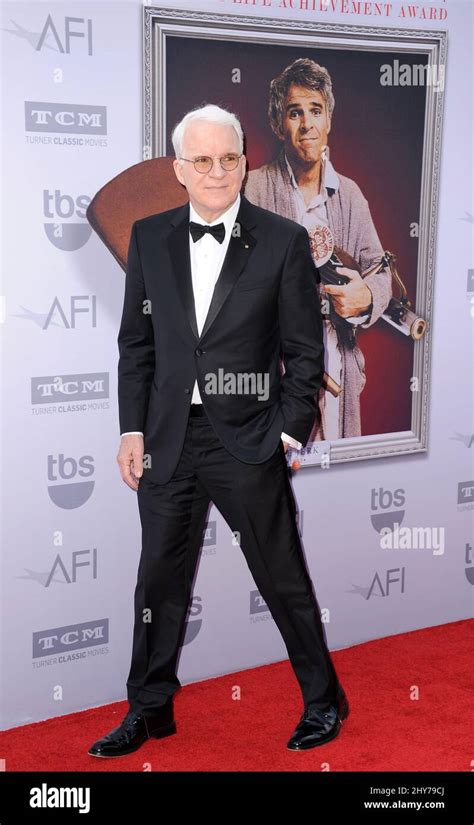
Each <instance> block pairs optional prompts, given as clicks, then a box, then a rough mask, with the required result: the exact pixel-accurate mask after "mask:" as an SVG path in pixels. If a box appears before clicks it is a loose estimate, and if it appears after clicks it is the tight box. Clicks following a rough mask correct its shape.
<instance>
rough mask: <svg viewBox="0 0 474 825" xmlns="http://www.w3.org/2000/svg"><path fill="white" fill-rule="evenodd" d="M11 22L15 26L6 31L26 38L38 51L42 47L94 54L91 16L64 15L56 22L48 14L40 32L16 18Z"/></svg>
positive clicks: (69, 52)
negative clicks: (25, 26) (18, 21)
mask: <svg viewBox="0 0 474 825" xmlns="http://www.w3.org/2000/svg"><path fill="white" fill-rule="evenodd" d="M11 22H12V24H13V26H14V28H13V29H4V31H6V32H8V33H9V34H13V35H15V36H16V37H18V38H20V39H21V40H26V42H27V43H28V44H29V45H30V46H31V47H32V48H33V49H34V50H35V51H37V52H40V51H42V49H51V50H53V51H55V52H56V51H58V52H61V54H71V52H73V51H74V52H76V53H77V52H81V54H84V52H86V53H87V54H88V55H89V56H92V54H93V44H92V20H91V19H90V18H86V17H64V18H63V20H61V22H60V23H58V22H56V23H54V20H53V18H52V16H51V15H50V14H48V16H47V18H46V22H45V24H44V26H43V28H42V29H41V31H40V32H32V31H29V29H25V28H24V26H21V25H20V24H19V23H16V22H15V20H12V21H11ZM78 41H79V42H78Z"/></svg>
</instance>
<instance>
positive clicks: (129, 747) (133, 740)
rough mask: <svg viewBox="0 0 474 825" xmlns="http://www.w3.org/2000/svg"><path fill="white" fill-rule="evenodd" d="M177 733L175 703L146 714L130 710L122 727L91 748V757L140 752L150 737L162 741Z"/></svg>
mask: <svg viewBox="0 0 474 825" xmlns="http://www.w3.org/2000/svg"><path fill="white" fill-rule="evenodd" d="M172 733H176V722H175V721H174V718H173V702H172V700H171V699H170V700H168V702H167V703H166V704H165V705H163V707H162V708H157V709H156V710H154V711H150V712H147V713H146V714H142V713H137V712H136V711H133V710H130V711H129V712H128V713H127V715H126V716H125V717H124V719H123V721H122V722H121V724H120V725H118V726H117V727H116V728H114V729H113V730H111V731H110V733H107V734H106V735H105V736H103V737H102V739H98V740H97V742H94V744H93V745H92V746H91V747H90V748H89V750H88V751H87V752H88V754H90V756H103V757H108V756H125V755H126V754H127V753H132V752H133V751H136V750H138V748H139V747H140V746H141V745H143V743H144V742H146V740H147V739H148V738H150V737H152V738H153V739H161V738H162V737H163V736H171V734H172Z"/></svg>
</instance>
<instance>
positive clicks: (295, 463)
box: [283, 441, 301, 470]
mask: <svg viewBox="0 0 474 825" xmlns="http://www.w3.org/2000/svg"><path fill="white" fill-rule="evenodd" d="M289 446H290V445H289V444H288V441H283V448H284V450H285V453H286V451H287V449H288V447H289ZM300 467H301V461H298V459H297V458H295V460H294V461H292V462H291V469H292V470H299V469H300Z"/></svg>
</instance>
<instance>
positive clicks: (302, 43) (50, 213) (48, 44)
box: [0, 0, 474, 728]
mask: <svg viewBox="0 0 474 825" xmlns="http://www.w3.org/2000/svg"><path fill="white" fill-rule="evenodd" d="M157 5H160V6H161V7H162V8H163V10H164V9H165V8H168V9H169V10H170V13H171V12H173V13H176V14H177V15H178V16H177V17H176V18H175V19H174V20H171V22H170V25H171V26H174V27H175V28H174V30H173V31H174V33H173V36H172V37H169V38H168V41H167V43H166V44H165V40H166V38H165V37H164V36H163V37H164V39H163V41H162V44H164V45H166V49H163V55H164V56H163V55H162V60H161V63H160V62H159V61H157V62H156V64H154V66H155V68H154V69H153V68H152V70H153V71H156V76H155V77H154V78H153V84H152V87H153V94H155V92H156V90H157V89H158V90H159V91H160V95H159V96H158V98H159V100H158V103H156V100H153V101H150V88H149V84H148V83H146V84H144V85H145V95H144V94H143V90H142V82H143V76H144V74H143V73H144V72H145V74H146V73H147V72H148V77H149V72H150V64H149V60H150V55H149V54H148V58H147V57H146V55H145V59H144V46H143V43H144V40H143V38H144V35H145V42H146V43H148V45H150V34H151V30H150V28H149V26H150V25H151V21H152V17H153V16H150V15H149V16H148V24H147V25H148V30H147V27H144V25H143V17H144V15H143V8H142V6H141V4H140V3H139V2H126V3H121V2H116V1H115V0H114V2H110V3H107V2H93V3H92V2H91V3H86V2H84V3H83V2H59V3H58V2H56V3H55V2H51V3H48V2H40V3H38V2H30V3H22V2H7V3H3V4H2V23H1V35H0V36H1V43H2V130H1V140H2V150H1V151H2V180H3V186H2V198H1V219H2V220H1V226H2V243H1V255H2V287H1V290H0V294H1V296H2V298H1V322H2V323H1V332H2V381H1V385H0V392H1V457H2V461H1V468H2V476H1V491H2V495H1V504H0V506H1V530H2V567H1V604H2V607H1V610H2V629H1V661H2V668H1V680H2V681H1V708H0V711H1V717H0V723H1V727H3V728H9V727H13V726H16V725H21V724H25V723H28V722H34V721H38V720H42V719H46V718H50V717H54V716H60V715H63V714H66V713H70V712H73V711H79V710H82V709H85V708H90V707H95V706H99V705H103V704H107V703H110V702H114V701H118V700H122V699H125V698H126V690H125V680H126V677H127V675H128V669H129V665H130V657H131V643H132V627H133V591H134V586H135V581H136V573H137V565H138V560H139V555H140V549H141V548H140V526H139V517H138V507H137V500H136V494H135V493H133V492H132V491H131V490H130V489H129V488H128V487H126V486H125V485H124V484H123V482H122V481H121V479H120V476H119V473H118V467H117V464H116V454H117V451H118V446H119V424H118V410H117V359H118V349H117V342H116V338H117V332H118V325H119V320H120V315H121V310H122V302H123V291H124V273H123V271H122V269H121V268H120V267H119V265H118V263H117V262H116V261H115V259H114V258H113V257H112V255H111V254H110V252H108V251H107V249H106V248H105V246H104V245H103V244H102V243H101V241H100V240H99V238H98V237H97V235H96V234H95V233H94V232H93V231H92V229H91V227H90V225H89V223H88V221H87V219H86V209H87V206H88V204H89V203H90V201H91V199H92V197H93V196H94V194H95V193H96V192H97V191H98V190H99V189H100V188H101V187H102V186H103V185H104V184H105V183H106V182H107V181H109V180H110V179H111V178H113V177H114V176H115V175H117V174H118V173H119V172H120V171H122V170H123V169H125V168H127V167H129V166H131V165H133V164H135V163H137V162H139V161H141V160H143V159H146V158H148V157H151V156H153V155H154V154H160V153H161V154H171V149H170V144H169V131H170V128H171V127H172V125H173V124H174V122H175V121H176V119H178V117H180V116H182V114H183V113H184V112H185V111H186V110H187V108H190V107H191V106H194V105H198V104H200V103H203V102H215V103H219V104H221V105H228V106H233V107H234V109H235V111H236V112H237V114H239V115H240V117H241V118H242V123H243V126H244V129H245V131H246V134H247V153H248V157H249V162H250V167H251V168H252V169H258V168H260V167H261V166H262V165H264V164H266V163H271V162H272V161H273V160H274V158H275V157H277V151H278V150H279V149H280V148H281V147H282V145H283V136H282V135H281V134H280V135H278V134H276V132H275V129H273V126H274V125H275V124H274V123H273V126H272V123H270V122H269V117H268V110H267V103H268V93H269V83H270V81H271V80H272V79H274V78H275V77H277V75H280V74H281V73H282V72H283V70H284V69H285V68H286V67H288V66H291V65H292V64H293V63H294V62H295V61H297V60H298V59H300V58H310V59H311V60H312V61H315V62H318V63H319V64H320V65H323V66H325V67H326V68H327V69H328V71H329V74H330V76H331V78H332V84H333V93H334V99H335V107H334V114H333V117H332V124H331V131H330V134H329V138H328V147H329V148H328V155H327V157H328V158H329V157H330V161H331V163H332V167H333V169H334V170H335V173H336V174H339V175H341V176H345V177H348V178H350V179H351V180H354V181H356V183H357V185H358V186H359V187H360V189H361V191H362V192H363V194H364V197H365V198H366V199H367V202H368V205H369V207H370V210H371V214H372V218H373V221H374V224H375V226H376V228H377V231H378V234H379V236H380V240H381V243H382V245H383V249H384V250H385V249H387V248H388V249H391V248H393V247H395V248H394V251H395V253H397V264H398V265H399V273H400V274H401V276H402V279H403V280H404V282H405V285H407V284H408V286H409V289H408V293H409V297H410V299H411V302H412V303H411V308H412V310H413V311H414V314H415V315H416V314H419V315H420V317H421V318H422V320H424V321H427V326H426V328H424V329H423V330H422V334H421V337H420V338H419V340H417V341H415V340H414V339H413V337H410V335H405V334H403V333H402V332H400V330H399V329H396V328H395V327H394V325H393V323H392V324H391V323H390V318H389V314H387V313H388V308H387V307H381V308H380V310H381V311H382V309H385V310H387V312H386V313H385V317H382V316H381V317H380V318H379V319H378V320H377V322H376V323H375V324H374V325H373V326H372V327H368V328H367V329H361V330H360V335H359V338H358V341H359V344H360V348H359V349H358V352H359V353H363V355H359V358H361V359H362V360H361V361H359V366H360V370H361V376H362V374H363V368H364V364H363V357H364V356H365V371H364V377H365V380H366V386H365V388H364V390H363V392H362V394H361V396H360V399H359V407H358V410H359V413H360V423H358V415H357V410H356V414H355V417H353V418H352V419H350V420H351V421H353V422H354V421H355V424H354V427H355V430H354V431H352V430H351V429H350V426H349V429H346V430H345V431H344V432H341V431H340V430H338V429H337V427H338V426H340V422H341V421H342V420H346V419H344V416H341V415H340V414H339V412H337V407H334V404H336V402H337V401H338V399H337V396H334V395H331V397H330V398H329V396H328V404H327V406H326V407H325V408H324V410H323V413H324V416H325V417H324V418H323V420H324V422H325V426H326V432H325V433H323V434H322V435H321V434H319V436H318V435H317V434H315V437H314V441H312V443H311V444H310V446H309V447H308V449H307V450H306V452H305V453H304V454H303V456H302V461H303V464H304V465H305V466H303V467H302V468H301V469H300V470H299V471H298V472H296V473H294V474H293V476H292V484H293V489H294V492H295V495H296V499H297V502H298V508H299V512H298V527H299V530H300V533H301V536H302V540H303V546H304V550H305V555H306V560H307V563H308V567H309V569H310V573H311V575H312V578H313V582H314V585H315V592H316V595H317V599H318V603H319V606H320V609H321V614H322V617H323V621H324V623H325V628H326V634H327V641H328V645H329V647H330V649H331V650H337V649H340V648H344V647H348V646H350V645H355V644H358V643H361V642H365V641H367V640H370V639H376V638H380V637H383V636H386V635H392V634H398V633H402V632H405V631H409V630H415V629H417V628H423V627H428V626H432V625H438V624H443V623H446V622H452V621H456V620H459V619H464V618H467V617H470V616H472V614H473V587H474V554H473V548H472V543H473V542H472V511H473V508H474V480H473V479H474V470H473V465H472V455H473V450H474V436H473V423H472V366H473V361H472V330H473V319H474V269H473V267H474V256H473V248H472V241H473V232H474V206H473V202H472V137H473V135H472V99H473V98H472V81H471V80H470V69H469V61H470V59H471V46H472V43H471V39H470V38H471V26H470V15H471V7H470V3H467V2H462V0H425V2H422V3H418V4H411V3H404V2H400V1H399V0H393V2H391V3H375V2H364V3H362V2H354V0H331V2H326V0H310V2H305V3H303V2H296V0H293V2H286V0H285V2H284V1H283V0H281V2H280V0H278V2H277V0H255V2H236V1H234V2H232V0H219V2H218V0H215V2H197V0H193V2H189V0H188V2H187V3H186V2H184V4H178V3H175V2H168V3H166V2H165V0H162V2H161V3H160V4H157ZM178 13H179V14H178ZM209 13H212V15H215V21H217V20H218V17H217V16H220V18H219V19H220V20H221V22H222V21H224V20H226V21H227V23H226V26H227V35H223V28H225V26H224V27H222V26H221V28H220V33H216V32H214V36H213V37H212V38H209V37H207V41H206V38H205V37H204V38H203V37H201V36H200V32H201V34H202V31H205V30H206V26H207V27H209V26H211V27H212V20H210V19H209ZM206 14H207V17H206ZM199 15H202V16H201V17H200V16H199ZM158 17H159V15H158ZM162 17H163V19H164V18H165V17H166V15H165V12H164V11H163V14H162ZM250 18H254V20H253V21H252V20H251V19H250ZM153 19H154V20H155V23H156V15H155V18H153ZM270 20H271V21H272V22H271V23H270V22H269V25H268V28H267V30H265V31H263V30H262V29H261V30H260V37H259V42H258V43H256V41H255V39H254V40H253V42H252V43H251V37H250V34H249V40H248V42H247V43H245V41H244V39H243V37H242V35H241V34H240V35H239V26H240V25H241V24H242V22H243V21H246V26H247V30H248V32H249V33H250V32H251V30H252V26H256V27H257V28H258V26H259V25H261V24H262V22H265V21H270ZM278 21H284V22H285V23H287V24H288V25H287V40H286V41H285V40H284V38H282V33H281V28H278V25H277V23H278ZM295 21H296V22H297V23H298V26H297V27H296V28H295V25H294V24H295ZM159 22H160V21H159V20H158V23H159ZM320 24H324V25H325V26H327V30H326V34H325V35H324V36H325V37H326V41H325V42H322V41H321V40H320V41H319V43H320V46H319V47H318V45H317V41H315V44H314V45H313V46H312V47H311V49H310V51H309V50H308V49H309V45H310V40H309V38H314V37H316V38H317V37H320V36H321V31H320V30H318V29H317V27H318V26H319V25H320ZM190 25H193V26H194V27H195V28H194V30H193V36H191V34H190V29H189V26H190ZM314 25H316V28H314ZM341 25H343V26H361V27H363V28H364V30H365V34H364V38H365V40H364V38H362V45H361V46H360V47H358V48H351V47H349V46H347V44H346V46H345V47H344V48H343V47H342V46H341V47H340V48H339V49H337V48H336V46H337V38H338V37H339V36H340V33H338V31H337V30H336V29H337V27H338V26H341ZM312 26H313V28H311V27H312ZM176 27H181V28H180V29H179V30H178V29H177V28H176ZM186 27H188V28H186ZM292 27H293V28H292ZM331 27H336V28H335V29H334V31H333V33H332V34H331V31H332V30H331ZM144 28H145V31H144ZM370 29H373V30H374V31H375V30H376V31H377V32H380V35H381V36H384V37H385V38H387V30H388V29H396V30H397V32H398V35H397V38H398V39H397V40H396V42H390V44H388V43H387V40H385V45H384V46H383V47H381V46H378V47H376V48H375V49H374V48H372V47H371V46H370V43H371V42H372V43H373V42H374V33H373V32H372V33H371V32H370V31H369V30H370ZM414 30H416V31H417V32H418V37H422V36H423V35H420V32H421V33H423V32H429V31H436V32H438V33H442V35H443V36H442V37H441V40H440V41H439V42H441V43H442V45H443V48H444V47H445V45H446V44H445V41H444V39H443V38H444V33H447V45H448V50H447V62H446V59H445V53H444V51H442V61H443V62H442V66H441V68H442V72H441V74H440V72H439V71H438V74H437V75H436V76H435V77H433V76H432V77H431V78H429V77H428V76H427V74H425V75H424V76H423V77H424V80H423V78H421V79H420V78H418V80H417V79H416V76H415V74H414V64H413V59H412V58H413V55H411V57H409V56H408V55H407V58H406V60H405V61H403V55H402V54H401V53H399V52H401V51H403V48H405V49H408V51H409V49H410V37H412V36H413V35H412V32H413V31H414ZM400 32H406V36H407V43H405V44H404V43H403V42H402V40H401V39H400ZM147 37H148V40H146V38H147ZM226 37H227V41H226ZM331 37H332V38H333V39H332V40H331ZM328 38H329V39H328ZM371 38H372V40H371ZM428 40H429V38H428ZM206 42H207V46H206ZM311 42H312V41H311ZM407 44H408V45H407ZM331 46H333V48H332V49H331V48H330V47H331ZM337 51H338V52H339V53H338V54H337V53H336V52H337ZM381 51H382V52H383V55H381V54H380V52H381ZM165 52H166V54H164V53H165ZM439 54H440V52H438V56H439ZM377 55H378V56H377ZM147 59H148V65H147ZM374 60H375V61H376V62H375V63H374ZM357 61H359V62H357ZM377 61H378V63H377ZM420 62H421V63H422V64H423V63H426V60H425V59H424V58H423V59H421V58H420ZM404 63H405V64H406V65H405V68H404ZM382 64H383V65H384V66H385V68H384V69H381V66H382ZM377 65H378V69H379V74H378V78H377V82H374V78H373V69H374V66H377ZM180 67H181V71H180ZM250 69H251V71H250ZM371 72H372V75H371ZM160 73H161V74H160ZM371 77H372V80H371ZM301 82H302V83H304V80H303V81H301ZM430 82H431V85H435V87H436V89H435V94H434V95H433V94H431V92H432V90H430V94H429V95H428V94H427V89H426V84H428V83H430ZM225 83H227V86H225V85H224V84H225ZM470 83H471V85H470ZM423 84H425V87H424V85H423ZM405 92H406V96H405V97H403V94H404V93H405ZM436 94H439V95H442V99H443V103H444V108H443V107H442V106H439V105H437V104H438V100H437V99H436ZM390 95H393V96H392V97H390ZM439 100H441V97H440V98H439ZM264 103H265V105H264ZM158 107H159V110H158ZM252 107H254V108H252ZM257 109H258V114H257ZM152 115H153V117H154V118H155V127H154V132H153V134H152V133H151V132H150V131H149V130H148V126H149V123H150V118H151V116H152ZM157 122H158V123H159V124H160V125H159V127H158V128H156V123H157ZM374 124H377V125H376V126H375V125H374ZM272 129H273V131H272ZM377 129H378V130H379V131H378V132H377ZM374 130H375V132H374ZM430 130H431V131H430ZM428 132H430V133H429V134H428ZM426 141H428V143H429V151H428V152H426V145H427V144H426ZM275 168H276V167H275ZM433 170H434V173H433ZM422 176H424V177H422ZM423 182H424V183H423ZM258 192H259V187H258V179H256V185H255V187H254V189H253V197H254V199H255V198H257V197H258ZM249 197H250V190H249ZM261 205H264V206H265V207H266V208H272V207H271V205H270V204H268V203H261ZM273 208H275V209H276V210H277V211H278V208H279V204H278V202H277V203H276V204H273ZM282 211H283V210H282ZM420 216H421V217H420ZM330 217H331V216H330ZM436 221H437V224H436ZM323 223H324V221H323ZM329 228H330V229H331V228H332V229H334V227H331V225H330V222H329ZM349 234H350V233H349ZM323 235H324V233H323ZM323 240H324V238H323ZM347 251H351V250H347ZM351 254H352V255H353V256H354V257H356V255H355V252H354V250H352V252H351ZM386 263H387V262H386ZM393 295H394V296H395V297H398V295H399V292H398V291H397V288H396V286H395V285H394V288H393ZM392 321H393V318H392ZM358 334H359V333H358ZM333 377H334V376H333ZM339 403H343V402H342V401H341V400H340V399H339ZM331 405H333V406H331ZM347 420H349V419H347ZM413 422H415V424H416V427H415V429H416V430H417V431H416V434H415V435H416V437H412V442H411V443H412V445H413V449H410V446H409V445H410V431H411V429H412V423H413ZM351 426H352V425H351ZM357 428H358V429H357ZM331 438H332V441H331ZM351 438H352V439H353V440H352V441H351V440H350V439H351ZM344 442H346V443H344ZM425 446H426V449H420V447H425ZM293 457H294V456H293ZM384 539H385V540H384ZM438 655H439V651H436V650H434V651H433V656H438ZM286 657H287V652H286V649H285V647H284V644H283V642H282V639H281V637H280V634H279V632H278V629H277V627H276V625H275V623H274V622H273V619H272V617H271V615H270V613H269V611H268V609H267V606H266V604H265V602H264V601H263V599H262V598H261V597H260V594H259V592H258V590H257V589H256V586H255V583H254V582H253V580H252V578H251V575H250V573H249V570H248V568H247V566H246V563H245V560H244V558H243V555H242V553H241V551H240V549H239V547H238V544H237V543H236V541H235V539H234V537H233V535H232V533H231V532H230V529H229V527H228V526H227V524H226V523H225V521H224V520H223V519H222V517H221V516H220V514H219V512H218V511H217V510H216V509H215V508H214V507H212V509H211V510H210V513H209V521H208V524H207V529H206V532H205V536H204V541H203V547H202V554H201V558H200V562H199V569H198V573H197V578H196V583H195V587H194V592H193V597H192V602H191V604H190V607H189V615H188V620H187V630H186V637H185V640H184V644H183V647H182V650H181V655H180V661H179V671H178V675H179V678H180V681H181V683H182V684H184V685H185V684H187V683H190V682H194V681H198V680H201V679H205V678H206V677H212V676H218V675H220V674H224V673H229V672H234V671H238V670H240V669H245V668H251V667H254V666H256V665H261V664H266V663H270V662H274V661H278V660H281V659H284V658H286ZM407 684H408V683H407ZM298 690H299V688H298V685H297V682H296V679H295V691H296V692H297V691H298Z"/></svg>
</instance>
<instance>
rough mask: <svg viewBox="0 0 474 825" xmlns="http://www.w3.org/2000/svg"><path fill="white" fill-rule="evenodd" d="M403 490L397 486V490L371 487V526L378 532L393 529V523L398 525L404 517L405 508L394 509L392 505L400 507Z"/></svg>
mask: <svg viewBox="0 0 474 825" xmlns="http://www.w3.org/2000/svg"><path fill="white" fill-rule="evenodd" d="M404 493H405V490H402V489H401V488H399V489H398V490H394V492H392V491H391V490H384V489H383V487H379V489H378V490H376V489H375V488H372V490H371V502H370V505H371V509H372V515H371V517H370V520H371V522H372V527H373V528H374V530H376V531H377V532H378V533H381V532H382V530H383V531H384V532H387V530H393V529H394V527H395V525H396V524H398V525H400V524H401V523H402V521H403V519H404V517H405V510H400V509H397V510H394V509H392V508H394V507H397V508H399V507H402V505H403V504H405V495H404Z"/></svg>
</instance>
